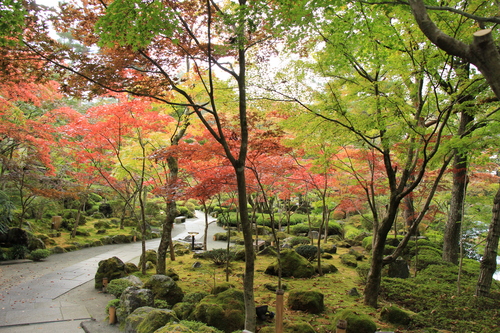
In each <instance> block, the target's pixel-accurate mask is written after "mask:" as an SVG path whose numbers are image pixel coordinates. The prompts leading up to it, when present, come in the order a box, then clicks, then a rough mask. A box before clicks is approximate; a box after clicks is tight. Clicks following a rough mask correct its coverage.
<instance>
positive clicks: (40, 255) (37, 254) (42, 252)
mask: <svg viewBox="0 0 500 333" xmlns="http://www.w3.org/2000/svg"><path fill="white" fill-rule="evenodd" d="M48 256H50V250H47V249H38V250H35V251H33V252H31V253H30V257H31V259H33V260H34V261H41V260H42V259H45V258H47V257H48Z"/></svg>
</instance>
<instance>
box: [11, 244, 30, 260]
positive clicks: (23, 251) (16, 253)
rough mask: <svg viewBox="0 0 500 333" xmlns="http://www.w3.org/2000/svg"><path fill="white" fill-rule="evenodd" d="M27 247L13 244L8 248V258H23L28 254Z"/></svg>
mask: <svg viewBox="0 0 500 333" xmlns="http://www.w3.org/2000/svg"><path fill="white" fill-rule="evenodd" d="M28 253H29V251H28V248H27V247H26V246H24V245H14V246H13V247H11V248H10V249H9V254H8V258H9V259H10V260H16V259H24V258H26V256H27V255H28Z"/></svg>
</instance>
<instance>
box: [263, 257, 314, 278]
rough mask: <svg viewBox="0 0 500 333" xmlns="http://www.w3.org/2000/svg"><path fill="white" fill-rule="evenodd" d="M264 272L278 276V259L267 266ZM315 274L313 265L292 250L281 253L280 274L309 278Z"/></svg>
mask: <svg viewBox="0 0 500 333" xmlns="http://www.w3.org/2000/svg"><path fill="white" fill-rule="evenodd" d="M265 273H266V274H269V275H274V276H278V261H275V262H274V263H273V264H272V265H270V266H269V267H267V269H266V271H265ZM314 274H315V269H314V267H313V265H312V264H311V263H310V262H309V261H307V259H306V258H304V257H302V256H301V255H299V254H298V253H297V252H295V251H294V250H285V251H283V252H282V253H281V276H282V277H295V278H310V277H312V276H313V275H314Z"/></svg>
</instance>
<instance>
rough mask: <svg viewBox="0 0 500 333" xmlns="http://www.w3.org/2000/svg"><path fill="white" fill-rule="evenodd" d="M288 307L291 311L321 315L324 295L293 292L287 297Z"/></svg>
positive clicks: (310, 292)
mask: <svg viewBox="0 0 500 333" xmlns="http://www.w3.org/2000/svg"><path fill="white" fill-rule="evenodd" d="M288 306H289V307H290V309H292V310H301V311H306V312H309V313H321V312H323V311H324V310H325V303H324V295H323V294H322V293H320V292H318V291H313V290H308V291H299V290H294V291H291V292H290V295H289V296H288Z"/></svg>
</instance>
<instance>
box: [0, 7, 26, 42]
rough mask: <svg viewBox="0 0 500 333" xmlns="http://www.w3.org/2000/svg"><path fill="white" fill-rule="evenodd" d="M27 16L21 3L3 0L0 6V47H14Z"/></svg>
mask: <svg viewBox="0 0 500 333" xmlns="http://www.w3.org/2000/svg"><path fill="white" fill-rule="evenodd" d="M27 15H28V13H27V12H26V10H25V9H24V7H23V2H22V1H17V0H3V1H2V4H1V5H0V17H1V18H2V19H1V20H0V46H1V47H4V46H16V45H18V44H19V43H20V40H21V38H22V35H23V30H24V26H25V23H24V19H25V17H26V16H27Z"/></svg>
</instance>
